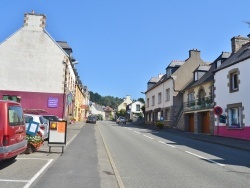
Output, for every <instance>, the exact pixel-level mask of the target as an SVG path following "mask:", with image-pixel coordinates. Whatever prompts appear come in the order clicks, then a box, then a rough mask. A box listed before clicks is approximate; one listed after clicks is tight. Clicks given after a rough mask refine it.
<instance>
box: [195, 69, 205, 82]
mask: <svg viewBox="0 0 250 188" xmlns="http://www.w3.org/2000/svg"><path fill="white" fill-rule="evenodd" d="M205 73H206V72H203V71H195V73H194V81H197V80H199V79H200V78H201V77H202V76H203V75H204V74H205Z"/></svg>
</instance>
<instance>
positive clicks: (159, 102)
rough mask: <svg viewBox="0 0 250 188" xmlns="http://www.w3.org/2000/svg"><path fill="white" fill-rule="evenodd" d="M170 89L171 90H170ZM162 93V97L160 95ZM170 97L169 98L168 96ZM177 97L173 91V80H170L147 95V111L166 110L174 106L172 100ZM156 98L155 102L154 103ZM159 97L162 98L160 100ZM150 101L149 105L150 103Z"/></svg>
mask: <svg viewBox="0 0 250 188" xmlns="http://www.w3.org/2000/svg"><path fill="white" fill-rule="evenodd" d="M168 89H169V90H168ZM160 93H161V95H159V94H160ZM168 95H169V96H168ZM175 95H176V92H174V90H173V80H172V79H169V80H167V81H165V82H164V83H163V84H160V85H158V86H157V87H155V88H154V89H153V90H150V91H148V92H147V94H146V109H147V111H148V110H154V109H156V108H165V107H169V106H172V105H173V100H172V99H171V98H172V97H173V96H175ZM153 97H154V100H155V101H154V102H153ZM159 97H161V98H160V99H159ZM148 101H149V103H148Z"/></svg>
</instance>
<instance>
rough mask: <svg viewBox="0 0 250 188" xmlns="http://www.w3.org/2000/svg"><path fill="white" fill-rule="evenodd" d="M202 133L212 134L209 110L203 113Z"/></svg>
mask: <svg viewBox="0 0 250 188" xmlns="http://www.w3.org/2000/svg"><path fill="white" fill-rule="evenodd" d="M201 132H202V133H206V134H210V115H209V112H203V113H202V128H201Z"/></svg>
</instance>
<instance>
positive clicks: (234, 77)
mask: <svg viewBox="0 0 250 188" xmlns="http://www.w3.org/2000/svg"><path fill="white" fill-rule="evenodd" d="M228 78H229V83H228V86H229V92H230V93H233V92H237V91H239V84H240V80H239V70H238V69H233V70H231V71H229V74H228Z"/></svg>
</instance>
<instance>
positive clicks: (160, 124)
mask: <svg viewBox="0 0 250 188" xmlns="http://www.w3.org/2000/svg"><path fill="white" fill-rule="evenodd" d="M155 125H156V127H158V128H159V129H163V127H164V124H163V122H161V121H157V122H156V123H155Z"/></svg>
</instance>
